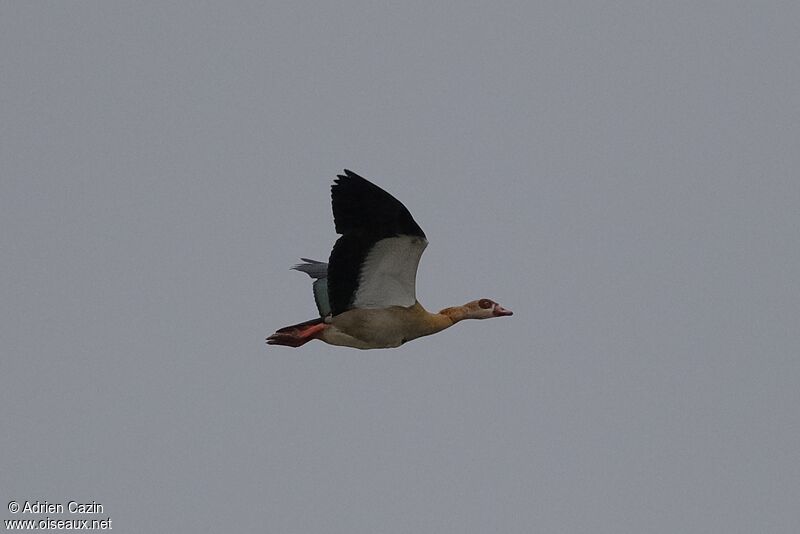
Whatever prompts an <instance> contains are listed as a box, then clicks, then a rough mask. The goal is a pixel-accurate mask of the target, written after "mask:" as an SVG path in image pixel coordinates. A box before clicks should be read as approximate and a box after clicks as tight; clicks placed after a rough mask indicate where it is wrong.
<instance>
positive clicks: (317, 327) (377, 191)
mask: <svg viewBox="0 0 800 534" xmlns="http://www.w3.org/2000/svg"><path fill="white" fill-rule="evenodd" d="M331 200H332V204H333V220H334V224H335V226H336V233H338V234H341V237H340V238H339V239H338V240H337V241H336V243H335V244H334V246H333V250H332V251H331V256H330V259H329V262H328V263H327V264H326V263H323V262H320V261H314V260H309V259H306V258H302V260H303V261H304V262H305V263H302V264H299V265H295V266H294V267H293V269H296V270H298V271H302V272H304V273H306V274H308V275H309V276H311V278H313V279H314V280H315V281H314V285H313V287H314V300H315V301H316V303H317V309H318V310H319V314H320V317H318V318H316V319H312V320H310V321H306V322H303V323H299V324H296V325H292V326H287V327H285V328H281V329H280V330H278V331H277V332H275V333H274V334H272V335H271V336H269V337H268V338H267V343H268V344H270V345H285V346H288V347H299V346H300V345H303V344H305V343H307V342H309V341H311V340H312V339H319V340H321V341H324V342H325V343H329V344H331V345H341V346H345V347H354V348H357V349H382V348H391V347H399V346H400V345H402V344H403V343H405V342H406V341H410V340H412V339H416V338H418V337H422V336H427V335H430V334H435V333H436V332H440V331H441V330H444V329H445V328H448V327H450V326H452V325H454V324H455V323H457V322H459V321H461V320H463V319H489V318H491V317H504V316H506V315H512V312H511V310H507V309H505V308H503V307H502V306H500V305H499V304H498V303H496V302H494V301H493V300H490V299H480V300H473V301H472V302H468V303H466V304H464V305H463V306H454V307H452V308H445V309H443V310H441V311H440V312H439V313H429V312H427V311H426V310H425V308H423V307H422V305H421V304H420V303H419V302H418V301H417V297H416V290H415V282H416V277H417V265H419V259H420V257H421V256H422V252H423V251H424V250H425V247H426V246H427V245H428V240H427V239H426V238H425V233H424V232H423V231H422V229H421V228H420V227H419V225H418V224H417V223H416V222H414V219H413V218H412V217H411V214H410V213H409V212H408V209H406V207H405V206H403V204H401V203H400V201H399V200H397V199H396V198H394V197H393V196H392V195H390V194H389V193H387V192H386V191H384V190H383V189H381V188H380V187H378V186H376V185H375V184H373V183H371V182H369V181H368V180H366V179H364V178H362V177H361V176H359V175H357V174H355V173H354V172H351V171H349V170H347V169H345V171H344V174H343V175H339V176H338V178H337V179H336V180H335V181H334V184H333V186H331Z"/></svg>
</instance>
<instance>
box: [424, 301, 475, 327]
mask: <svg viewBox="0 0 800 534" xmlns="http://www.w3.org/2000/svg"><path fill="white" fill-rule="evenodd" d="M432 315H434V316H435V317H436V321H438V322H440V323H442V324H446V325H447V326H445V327H443V329H444V328H447V327H448V326H453V325H454V324H456V323H457V322H459V321H463V320H464V319H467V318H468V317H467V309H466V308H465V307H464V306H451V307H449V308H445V309H443V310H440V311H439V313H435V314H432Z"/></svg>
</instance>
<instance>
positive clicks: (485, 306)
mask: <svg viewBox="0 0 800 534" xmlns="http://www.w3.org/2000/svg"><path fill="white" fill-rule="evenodd" d="M492 304H494V302H492V301H491V300H489V299H481V300H479V301H478V306H480V307H481V308H483V309H484V310H488V309H489V308H491V307H492Z"/></svg>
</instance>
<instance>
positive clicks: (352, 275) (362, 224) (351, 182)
mask: <svg viewBox="0 0 800 534" xmlns="http://www.w3.org/2000/svg"><path fill="white" fill-rule="evenodd" d="M331 204H332V206H333V220H334V224H335V225H336V233H338V234H342V237H340V238H339V239H338V240H337V241H336V243H335V244H334V246H333V250H332V251H331V256H330V259H329V261H328V297H329V299H330V304H331V311H332V313H333V315H337V314H339V313H342V312H344V311H347V310H348V309H350V307H351V306H352V304H353V298H354V297H355V293H356V290H357V289H358V282H359V277H360V275H361V264H362V263H363V262H364V259H365V258H366V257H367V254H369V251H370V250H371V249H372V247H373V246H374V245H375V243H377V242H378V241H380V240H381V239H385V238H388V237H396V236H400V235H409V236H419V237H422V238H424V237H425V233H424V232H423V231H422V228H420V227H419V225H418V224H417V223H416V222H415V221H414V218H413V217H411V213H409V211H408V209H406V207H405V206H404V205H403V204H402V203H401V202H400V201H399V200H397V199H396V198H394V197H393V196H392V195H390V194H389V193H387V192H386V191H384V190H383V189H381V188H380V187H378V186H377V185H375V184H373V183H371V182H370V181H368V180H366V179H364V178H362V177H361V176H359V175H357V174H356V173H354V172H351V171H349V170H347V169H345V171H344V174H343V175H341V174H340V175H339V176H338V178H337V179H336V180H335V181H334V184H333V185H332V186H331Z"/></svg>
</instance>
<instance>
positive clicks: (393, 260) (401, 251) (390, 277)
mask: <svg viewBox="0 0 800 534" xmlns="http://www.w3.org/2000/svg"><path fill="white" fill-rule="evenodd" d="M427 246H428V241H427V240H426V239H425V238H422V237H417V236H408V235H405V236H400V237H388V238H386V239H381V240H380V241H378V242H377V243H375V245H373V247H372V249H371V250H370V251H369V253H368V254H367V257H366V259H365V260H364V263H363V264H362V265H361V276H360V279H359V284H358V290H357V291H356V296H355V299H353V306H354V307H356V308H387V307H389V306H405V307H408V306H413V305H414V303H415V302H416V301H417V291H416V282H417V266H418V265H419V259H420V257H421V256H422V252H423V251H424V250H425V247H427Z"/></svg>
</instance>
